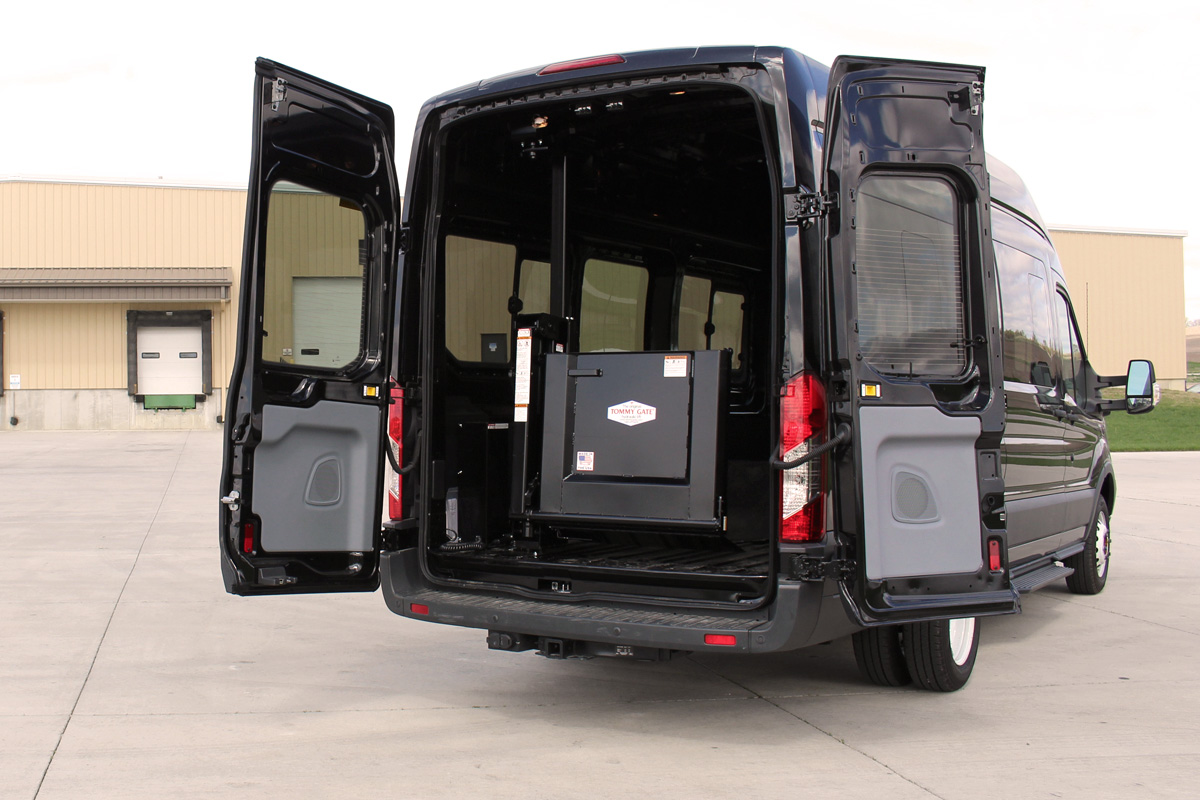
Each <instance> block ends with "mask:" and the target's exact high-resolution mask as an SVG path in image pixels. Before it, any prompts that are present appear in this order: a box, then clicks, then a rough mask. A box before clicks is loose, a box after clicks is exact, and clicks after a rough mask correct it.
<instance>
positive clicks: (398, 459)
mask: <svg viewBox="0 0 1200 800" xmlns="http://www.w3.org/2000/svg"><path fill="white" fill-rule="evenodd" d="M388 399H389V404H388V447H390V448H392V456H393V458H392V460H393V461H394V463H396V464H399V465H400V466H404V441H403V437H404V389H402V388H401V387H399V386H397V385H396V384H394V383H393V384H392V386H391V395H390V397H389V398H388ZM402 481H403V479H402V478H401V477H400V473H398V472H396V470H395V468H393V467H392V466H391V464H388V498H387V499H388V517H389V518H390V519H400V518H402V517H403V516H404V508H403V506H404V489H403V484H402Z"/></svg>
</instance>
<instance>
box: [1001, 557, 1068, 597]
mask: <svg viewBox="0 0 1200 800" xmlns="http://www.w3.org/2000/svg"><path fill="white" fill-rule="evenodd" d="M1074 574H1075V570H1074V569H1072V568H1071V567H1064V566H1062V565H1061V564H1047V565H1046V566H1044V567H1039V568H1038V569H1035V570H1034V571H1033V572H1026V573H1025V574H1024V575H1022V576H1020V577H1019V578H1013V579H1012V587H1013V588H1014V589H1016V590H1017V591H1018V592H1020V593H1021V594H1026V593H1028V592H1032V591H1033V590H1034V589H1040V588H1042V587H1043V586H1045V585H1046V584H1048V583H1053V582H1054V581H1057V580H1060V579H1062V578H1065V577H1067V576H1068V575H1074Z"/></svg>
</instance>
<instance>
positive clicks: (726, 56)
mask: <svg viewBox="0 0 1200 800" xmlns="http://www.w3.org/2000/svg"><path fill="white" fill-rule="evenodd" d="M611 55H612V56H614V57H617V56H619V57H620V58H621V59H623V61H617V62H615V63H599V64H595V65H591V66H589V65H587V62H593V61H596V60H599V59H604V58H606V56H589V57H585V58H580V59H571V60H568V61H563V62H556V63H555V64H542V65H539V66H536V67H531V68H528V69H522V70H517V71H515V72H510V73H507V74H505V75H498V76H496V77H494V78H486V79H484V80H481V81H476V82H475V83H470V84H466V85H465V86H460V87H458V88H456V89H451V90H450V91H447V92H443V93H442V94H439V95H436V96H435V97H432V98H430V99H429V100H428V101H426V103H425V106H426V108H431V107H433V106H441V105H447V104H453V103H470V102H473V101H475V100H478V99H481V98H484V97H487V96H489V95H493V94H506V93H510V92H519V91H523V90H526V89H530V88H535V87H546V86H552V85H554V84H563V83H573V82H579V81H585V80H587V79H588V78H589V77H595V78H597V79H599V78H602V77H604V76H612V75H620V74H622V73H635V72H641V73H644V72H646V71H648V70H655V69H678V68H680V67H687V66H689V65H694V66H702V65H712V64H737V63H742V64H747V63H754V62H756V61H762V60H764V59H771V58H782V57H784V56H785V55H787V56H792V57H794V58H796V59H798V60H800V61H803V62H806V63H807V64H808V66H809V68H810V69H812V70H813V71H814V72H815V73H817V74H814V75H813V78H815V79H817V80H820V78H821V77H823V76H824V75H828V70H829V68H828V67H827V66H825V65H824V64H821V63H820V62H817V61H815V60H813V59H811V58H809V57H808V56H806V55H804V54H803V53H800V52H798V51H796V50H790V49H789V48H783V47H754V46H749V45H739V46H730V47H687V48H673V49H666V50H643V51H639V52H634V53H619V54H618V53H613V54H611ZM575 63H580V67H578V68H576V69H566V70H563V71H558V72H553V73H550V74H546V75H542V74H540V73H542V72H543V71H545V70H546V69H548V68H550V67H557V66H562V65H570V64H575ZM818 94H819V95H823V94H824V92H821V91H820V90H819V89H818ZM806 105H807V104H806V103H804V102H799V103H796V106H797V107H798V108H801V109H803V108H805V107H806ZM822 105H823V103H822ZM818 114H821V115H822V116H823V115H824V108H820V109H819V111H818ZM805 127H807V126H805ZM987 164H988V174H989V175H990V177H991V194H992V199H993V200H994V201H995V202H998V203H1000V204H1001V205H1003V206H1005V207H1007V208H1009V209H1010V210H1012V211H1014V212H1016V213H1017V214H1019V215H1021V216H1023V217H1025V218H1026V219H1028V220H1029V221H1030V222H1031V223H1032V224H1034V225H1035V226H1036V227H1037V228H1038V229H1039V230H1040V231H1041V232H1042V234H1043V235H1044V236H1046V237H1047V238H1049V235H1048V234H1047V233H1046V225H1045V223H1044V222H1043V221H1042V215H1041V213H1040V212H1039V211H1038V209H1037V205H1036V204H1035V203H1034V202H1033V197H1032V196H1031V195H1030V193H1029V189H1028V188H1026V186H1025V182H1024V181H1023V180H1021V176H1019V175H1017V173H1016V172H1015V171H1013V169H1012V168H1011V167H1009V166H1008V165H1007V164H1005V163H1004V162H1003V161H1000V160H999V159H997V158H995V157H993V156H991V155H988V157H987Z"/></svg>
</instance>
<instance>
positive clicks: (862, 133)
mask: <svg viewBox="0 0 1200 800" xmlns="http://www.w3.org/2000/svg"><path fill="white" fill-rule="evenodd" d="M828 97H829V109H828V114H827V117H826V121H827V123H826V124H827V130H828V131H829V135H828V137H827V140H826V141H827V148H826V173H825V191H826V194H827V196H830V197H832V196H833V195H835V194H836V196H837V198H838V199H837V203H836V210H834V211H831V212H830V213H831V217H830V219H829V220H828V223H827V224H828V233H829V247H830V251H829V252H830V259H831V268H832V283H833V287H834V289H833V291H834V304H833V307H834V308H835V309H838V310H839V312H840V310H842V309H844V310H845V315H844V317H843V316H840V313H839V314H835V315H834V317H835V322H834V325H835V345H834V349H835V351H836V352H835V353H834V355H835V358H836V360H837V363H839V364H841V365H842V370H843V376H844V377H845V378H846V384H845V385H846V386H847V389H848V391H847V392H846V396H845V397H844V398H843V402H841V403H838V404H837V405H836V406H835V409H834V410H835V413H836V414H838V415H839V416H840V417H841V418H842V419H845V417H846V416H849V417H850V418H851V421H852V428H853V431H854V438H853V442H854V444H853V446H852V447H851V448H849V451H850V452H849V453H848V455H849V458H848V459H847V463H845V464H844V465H843V467H842V472H841V473H840V482H841V485H842V486H843V487H844V488H843V491H842V493H841V494H842V495H843V498H844V500H843V504H842V505H841V506H840V509H839V513H840V515H841V517H842V519H841V528H842V529H843V530H852V531H856V532H857V533H856V535H855V536H854V537H853V539H854V541H853V549H854V552H855V554H856V558H855V569H854V575H853V577H852V578H850V579H848V580H847V581H846V582H845V585H844V589H845V595H846V598H847V601H848V602H849V604H850V605H851V606H852V607H853V609H854V611H855V612H856V614H857V616H858V617H859V619H860V620H861V621H862V622H863V623H864V624H868V625H869V624H881V623H895V622H904V621H914V620H921V619H936V618H947V617H962V616H978V615H983V614H999V613H1006V612H1011V611H1014V610H1016V608H1017V602H1018V600H1017V595H1016V593H1015V592H1014V591H1013V590H1012V589H1011V588H1010V587H1009V582H1008V576H1007V570H1006V567H1007V565H1006V563H1005V560H1006V559H1005V554H1006V552H1007V548H1006V543H1005V540H1004V536H1005V532H1004V522H1003V514H1002V513H1001V511H1002V509H1003V503H1004V484H1003V480H1002V475H1001V471H1000V437H1001V434H1002V432H1003V427H1004V397H1003V379H1002V369H1001V351H1000V346H1001V339H1000V336H999V324H998V320H999V310H998V301H997V298H998V296H997V291H996V281H995V277H994V267H993V260H994V257H993V252H992V242H991V236H990V230H989V229H990V226H991V221H990V212H989V196H988V176H987V168H986V164H985V163H984V150H983V110H982V104H983V69H982V68H981V67H966V66H954V65H946V64H932V63H919V62H907V61H886V60H874V59H863V58H856V57H849V58H839V59H838V60H837V61H836V62H834V65H833V69H832V72H831V74H830V84H829V95H828ZM849 486H853V487H855V491H853V492H849V491H846V489H845V487H849Z"/></svg>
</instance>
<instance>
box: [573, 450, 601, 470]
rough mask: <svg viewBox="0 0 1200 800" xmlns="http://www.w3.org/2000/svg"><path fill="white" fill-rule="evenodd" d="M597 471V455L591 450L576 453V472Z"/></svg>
mask: <svg viewBox="0 0 1200 800" xmlns="http://www.w3.org/2000/svg"><path fill="white" fill-rule="evenodd" d="M594 469H596V454H595V453H593V452H591V451H590V450H580V451H579V452H577V453H575V471H576V472H591V471H593V470H594Z"/></svg>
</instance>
